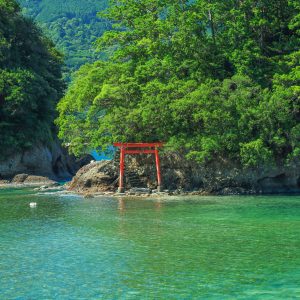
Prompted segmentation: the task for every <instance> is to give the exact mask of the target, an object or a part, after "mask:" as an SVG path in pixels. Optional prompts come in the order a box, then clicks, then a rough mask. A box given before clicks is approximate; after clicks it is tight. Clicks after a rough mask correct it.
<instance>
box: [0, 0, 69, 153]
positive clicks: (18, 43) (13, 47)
mask: <svg viewBox="0 0 300 300" xmlns="http://www.w3.org/2000/svg"><path fill="white" fill-rule="evenodd" d="M62 63H63V60H62V56H61V54H60V53H59V52H58V51H57V50H56V49H55V47H54V45H53V43H52V42H51V41H50V40H49V39H48V38H46V37H45V36H44V35H43V34H42V33H41V31H40V29H39V28H38V27H36V25H35V24H34V23H33V22H32V21H31V20H29V19H27V18H24V17H23V15H22V14H21V12H20V7H19V5H18V4H17V3H16V2H15V1H14V0H0V136H1V142H0V153H1V159H3V158H5V157H6V156H7V155H9V154H12V153H15V152H17V151H21V150H25V149H26V148H30V147H32V146H33V145H34V144H36V143H38V142H43V143H49V142H51V138H52V136H53V132H54V131H55V129H54V125H53V120H54V119H55V117H56V111H55V107H56V104H57V102H58V100H59V99H60V98H61V97H62V96H63V92H64V89H65V84H64V82H63V80H62V72H61V66H62Z"/></svg>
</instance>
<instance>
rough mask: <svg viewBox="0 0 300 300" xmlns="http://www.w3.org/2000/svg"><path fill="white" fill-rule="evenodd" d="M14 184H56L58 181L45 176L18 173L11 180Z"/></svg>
mask: <svg viewBox="0 0 300 300" xmlns="http://www.w3.org/2000/svg"><path fill="white" fill-rule="evenodd" d="M10 183H11V184H13V185H20V184H22V185H50V186H51V185H55V184H56V182H55V181H53V180H51V179H49V178H48V177H43V176H34V175H28V174H18V175H16V176H15V177H14V178H13V179H12V180H11V182H10Z"/></svg>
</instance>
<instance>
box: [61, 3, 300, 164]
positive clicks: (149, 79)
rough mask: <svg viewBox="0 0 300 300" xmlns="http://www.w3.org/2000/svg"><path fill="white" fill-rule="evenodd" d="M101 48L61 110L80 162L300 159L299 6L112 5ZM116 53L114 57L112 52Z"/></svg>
mask: <svg viewBox="0 0 300 300" xmlns="http://www.w3.org/2000/svg"><path fill="white" fill-rule="evenodd" d="M101 16H102V17H106V18H108V19H109V20H110V21H111V22H114V23H115V25H114V29H113V30H111V31H107V32H106V33H105V34H104V35H103V36H102V37H101V38H100V39H99V41H98V47H99V50H101V51H108V53H111V55H110V59H109V61H107V62H97V63H95V64H92V65H87V66H85V67H83V68H82V69H81V70H80V71H79V72H78V73H77V75H76V79H75V81H74V82H73V84H72V85H71V87H70V88H69V91H68V92H67V94H66V96H65V97H64V98H63V100H62V101H61V103H60V104H59V106H58V110H59V114H60V115H59V118H58V120H57V123H58V125H59V126H60V137H61V138H62V139H63V140H64V141H65V142H68V143H71V145H72V148H71V150H72V151H73V152H74V153H77V154H78V153H80V152H82V151H86V150H87V149H90V148H99V149H102V150H103V149H106V148H107V146H108V145H110V144H111V143H112V142H114V141H124V142H125V141H132V142H134V141H136V142H138V141H165V142H166V143H167V146H168V147H169V148H170V149H173V150H177V151H179V152H180V153H182V154H184V155H186V156H187V157H188V158H190V159H194V160H196V161H198V162H199V163H208V162H210V161H214V160H217V161H221V162H226V161H235V162H236V163H240V164H241V165H244V166H245V167H254V166H257V165H259V164H264V165H265V164H270V165H272V164H276V163H278V164H282V163H286V162H287V161H288V160H290V159H292V157H295V155H298V154H297V153H299V144H298V142H299V134H298V129H299V126H298V124H299V46H300V44H299V41H300V39H299V5H298V3H297V2H296V1H285V0H284V1H283V0H274V1H272V2H271V3H270V1H264V0H260V1H250V0H249V1H248V0H246V1H222V2H221V1H212V0H210V1H209V0H198V1H179V0H178V1H177V0H176V1H174V0H173V1H170V0H164V1H160V0H154V1H153V0H151V1H150V0H142V1H134V0H129V1H128V0H126V1H125V0H118V1H112V2H111V7H110V8H109V9H108V11H107V12H105V13H102V14H101ZM112 50H113V51H112Z"/></svg>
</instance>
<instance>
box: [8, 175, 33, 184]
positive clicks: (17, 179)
mask: <svg viewBox="0 0 300 300" xmlns="http://www.w3.org/2000/svg"><path fill="white" fill-rule="evenodd" d="M28 176H29V175H28V174H18V175H16V176H15V177H14V178H13V179H12V181H11V182H12V183H15V184H19V183H24V181H25V180H26V178H27V177H28Z"/></svg>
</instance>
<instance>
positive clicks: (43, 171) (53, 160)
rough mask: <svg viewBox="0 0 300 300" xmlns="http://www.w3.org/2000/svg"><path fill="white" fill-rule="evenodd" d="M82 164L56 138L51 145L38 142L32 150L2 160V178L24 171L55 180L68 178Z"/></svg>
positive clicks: (0, 167) (0, 176) (0, 170)
mask: <svg viewBox="0 0 300 300" xmlns="http://www.w3.org/2000/svg"><path fill="white" fill-rule="evenodd" d="M81 166H82V165H80V164H78V162H76V159H75V157H73V156H70V155H69V154H68V153H67V151H66V150H65V149H64V148H62V146H61V145H60V143H59V141H57V140H56V141H54V142H53V143H52V144H51V145H50V146H46V145H43V144H38V145H36V146H35V147H34V148H32V149H30V150H27V151H24V152H22V153H16V154H14V155H12V156H10V157H8V158H6V159H4V160H0V179H11V178H13V177H14V176H15V175H17V174H22V173H25V174H30V175H38V176H45V177H48V178H51V179H54V180H61V179H68V178H72V176H74V175H75V173H76V172H77V171H78V169H79V168H80V167H81Z"/></svg>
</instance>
